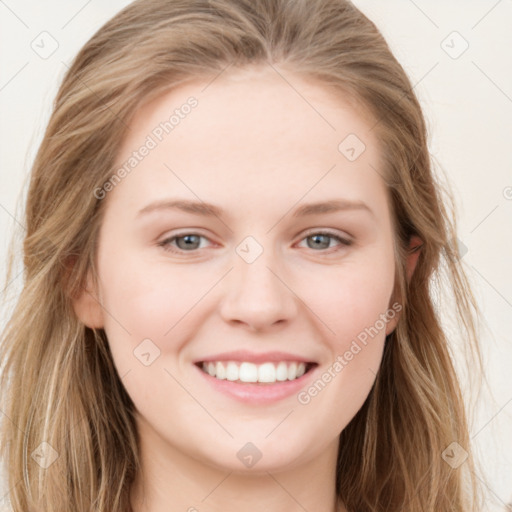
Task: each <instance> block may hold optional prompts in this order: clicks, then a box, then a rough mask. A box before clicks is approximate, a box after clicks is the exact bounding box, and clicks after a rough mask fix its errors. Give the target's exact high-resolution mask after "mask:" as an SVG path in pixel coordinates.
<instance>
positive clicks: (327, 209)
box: [137, 199, 375, 217]
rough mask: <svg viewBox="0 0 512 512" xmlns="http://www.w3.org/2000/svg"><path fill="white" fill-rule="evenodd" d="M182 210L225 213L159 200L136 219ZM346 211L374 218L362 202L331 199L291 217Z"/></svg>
mask: <svg viewBox="0 0 512 512" xmlns="http://www.w3.org/2000/svg"><path fill="white" fill-rule="evenodd" d="M172 209H177V210H182V211H184V212H187V213H193V214H195V215H201V216H203V217H211V216H216V217H222V215H223V214H224V213H225V212H224V210H223V209H222V208H220V207H219V206H215V205H214V204H211V203H205V202H203V201H191V200H185V199H176V200H167V199H164V200H161V201H156V202H154V203H151V204H148V205H147V206H145V207H144V208H142V209H141V210H140V211H139V212H138V214H137V217H140V216H142V215H144V214H147V213H151V212H155V211H160V210H172ZM348 210H356V211H357V210H359V211H363V212H364V211H366V212H368V213H370V214H371V215H372V216H373V217H375V213H374V212H373V210H372V209H371V208H370V207H369V206H368V205H367V204H366V203H364V202H363V201H350V200H348V199H331V200H330V201H322V202H317V203H307V204H304V205H302V206H300V207H299V208H297V209H296V210H295V211H294V213H293V215H292V216H293V217H305V216H308V215H317V214H321V213H332V212H337V211H348Z"/></svg>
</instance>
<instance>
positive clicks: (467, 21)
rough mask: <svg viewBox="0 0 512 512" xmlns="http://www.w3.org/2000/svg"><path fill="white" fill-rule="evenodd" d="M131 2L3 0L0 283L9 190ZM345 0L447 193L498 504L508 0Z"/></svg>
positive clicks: (504, 407) (510, 411)
mask: <svg viewBox="0 0 512 512" xmlns="http://www.w3.org/2000/svg"><path fill="white" fill-rule="evenodd" d="M128 3H129V2H128V1H126V0H111V1H110V2H108V3H107V2H99V1H97V0H96V1H94V0H88V1H87V0H67V1H65V0H46V1H45V2H36V1H35V0H30V1H29V0H18V1H15V0H0V108H1V115H0V142H1V145H0V175H1V187H0V232H1V237H2V239H3V240H4V242H3V243H2V244H0V245H1V247H0V271H1V273H2V281H1V282H2V287H4V286H9V287H12V289H14V290H16V289H17V287H18V288H19V285H20V284H21V277H19V276H18V277H17V278H15V279H14V280H13V282H11V283H5V282H4V280H3V276H4V275H5V260H6V247H7V243H8V242H9V240H10V236H11V233H12V230H13V227H14V226H16V225H17V226H18V227H19V225H20V224H22V223H23V219H22V216H21V214H20V211H21V210H20V208H21V206H22V205H21V204H19V201H18V199H19V198H20V197H21V196H20V194H21V193H22V189H23V187H24V186H25V181H24V180H25V179H26V176H27V173H28V171H29V168H30V164H31V162H32V159H33V157H34V154H35V151H36V149H37V145H38V143H39V142H40V140H41V137H42V133H43V129H44V127H45V125H46V122H47V121H48V118H49V113H50V106H51V102H52V100H53V98H54V96H55V93H56V91H57V87H58V84H59V82H60V79H61V78H62V76H63V74H64V72H65V71H66V69H67V66H68V65H69V63H70V62H71V60H72V58H73V56H74V55H75V54H76V52H77V51H78V50H79V48H80V47H81V46H82V45H83V44H84V43H85V42H86V40H87V39H88V38H89V37H90V36H91V35H92V34H93V33H94V32H95V31H96V30H97V29H98V28H99V27H100V25H102V24H103V23H104V22H105V21H106V20H107V19H109V18H110V17H111V16H113V15H114V14H115V13H116V12H117V11H119V10H120V9H121V8H122V7H124V6H125V5H127V4H128ZM354 3H355V4H356V5H357V7H359V8H360V9H361V10H362V11H363V12H364V13H365V14H366V15H367V16H368V17H370V19H372V20H373V21H374V22H375V23H376V25H377V26H378V27H379V28H380V29H381V31H382V32H383V34H384V36H385V37H386V39H387V40H388V42H389V44H390V46H391V48H392V50H393V51H394V53H395V55H396V56H397V58H398V60H399V61H400V62H401V63H402V65H403V66H404V68H405V69H406V71H407V73H408V74H409V76H410V77H411V80H412V82H413V84H415V91H416V92H417V94H418V96H419V98H420V101H421V103H422V105H423V108H424V112H425V115H426V117H427V122H428V126H429V132H430V136H431V142H430V148H431V152H432V154H433V155H434V157H435V159H436V161H437V163H438V166H439V167H440V168H442V169H443V170H444V172H445V173H446V174H447V176H448V177H449V180H450V182H451V186H452V188H453V190H454V192H455V197H456V199H457V203H458V208H459V239H460V241H461V242H462V244H463V245H462V247H463V249H464V251H467V252H466V253H465V254H464V256H463V259H464V261H465V263H466V264H467V268H468V269H469V270H470V277H471V279H472V282H473V284H474V287H475V291H476V295H477V299H478V301H479V303H480V306H481V308H482V310H483V312H484V313H485V317H486V322H487V325H486V332H484V336H483V337H482V345H483V348H484V357H485V361H486V369H487V373H488V379H489V382H490V385H491V389H492V393H493V395H494V399H495V402H491V401H490V400H485V403H484V404H483V405H482V406H481V408H480V410H479V412H478V415H477V419H476V421H475V424H474V425H473V427H472V442H473V443H474V445H475V446H476V448H477V450H478V452H479V453H480V457H481V463H482V464H483V466H484V468H485V470H486V476H487V478H488V480H489V483H488V485H489V487H488V506H487V509H488V510H493V511H495V510H496V511H498V510H505V504H506V503H507V502H509V501H512V371H511V363H512V341H511V340H512V335H511V332H512V270H511V267H512V265H511V263H512V242H511V238H512V237H511V235H512V152H511V148H512V0H478V1H477V0H448V1H447V0H434V1H433V0H429V1H427V0H386V1H385V2H384V1H383V0H355V1H354ZM4 318H5V310H4V311H3V312H2V321H3V320H4ZM0 414H2V412H1V411H0ZM0 476H1V475H0ZM0 480H1V478H0ZM4 493H5V491H4ZM2 496H3V494H0V502H1V498H2Z"/></svg>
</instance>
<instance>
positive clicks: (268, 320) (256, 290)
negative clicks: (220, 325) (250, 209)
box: [221, 237, 296, 329]
mask: <svg viewBox="0 0 512 512" xmlns="http://www.w3.org/2000/svg"><path fill="white" fill-rule="evenodd" d="M281 263H282V262H280V261H279V260H278V256H277V255H276V254H275V251H273V250H272V248H271V247H265V248H263V246H262V245H261V244H259V243H258V242H257V241H256V240H255V239H253V238H252V237H247V239H245V240H244V241H243V242H241V243H240V244H239V246H238V247H237V248H236V252H235V254H234V255H233V270H232V271H231V272H230V273H229V277H228V280H227V283H226V293H225V294H224V296H223V303H222V307H221V314H222V316H223V318H224V319H225V320H226V321H230V322H235V321H237V322H242V323H244V324H247V325H249V326H251V327H252V328H257V329H263V328H265V327H269V326H271V325H273V324H276V323H282V321H283V320H287V319H289V318H291V317H292V316H293V315H294V313H295V312H296V304H295V297H294V294H293V293H292V292H291V291H290V289H289V288H288V287H287V286H286V285H285V284H284V283H283V282H282V280H283V277H282V276H281V275H280V274H282V273H283V272H282V269H283V265H282V264H281ZM278 276H279V277H278Z"/></svg>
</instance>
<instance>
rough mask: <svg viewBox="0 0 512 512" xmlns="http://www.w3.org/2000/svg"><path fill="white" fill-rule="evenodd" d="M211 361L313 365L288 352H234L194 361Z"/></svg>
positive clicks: (304, 358) (309, 361) (309, 360)
mask: <svg viewBox="0 0 512 512" xmlns="http://www.w3.org/2000/svg"><path fill="white" fill-rule="evenodd" d="M210 361H211V362H213V361H239V362H244V361H247V362H250V363H254V364H261V363H267V362H279V361H297V362H299V363H300V362H303V363H314V362H315V361H313V360H312V359H308V358H307V357H302V356H299V355H297V354H291V353H289V352H261V353H256V352H248V351H246V350H235V351H232V352H222V353H220V354H215V355H213V356H206V357H203V358H202V359H199V360H197V361H195V364H197V363H203V362H210Z"/></svg>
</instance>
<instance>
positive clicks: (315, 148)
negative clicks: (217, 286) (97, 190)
mask: <svg viewBox="0 0 512 512" xmlns="http://www.w3.org/2000/svg"><path fill="white" fill-rule="evenodd" d="M191 105H194V106H191ZM144 145H146V146H151V148H150V150H149V151H145V153H146V156H144V158H143V159H140V161H137V162H132V163H136V165H134V166H133V169H130V173H129V177H128V178H127V179H125V180H123V181H124V182H126V183H122V186H119V187H116V188H118V189H119V190H116V191H115V193H116V194H117V195H119V194H122V189H123V190H126V189H128V188H131V189H132V193H131V194H130V197H131V200H132V203H138V204H137V205H139V204H140V201H144V200H146V199H147V198H149V196H151V197H156V196H157V195H159V194H162V193H164V192H165V191H168V192H179V193H181V194H185V195H187V196H189V198H192V196H193V195H195V196H196V197H195V199H197V198H198V197H202V195H205V196H206V195H207V196H209V197H210V198H211V196H212V195H213V196H215V199H218V200H219V201H225V200H227V199H228V198H231V199H233V198H234V197H236V198H239V199H240V200H241V201H242V202H243V203H244V204H245V205H246V206H247V207H250V203H251V199H254V198H255V196H256V195H258V194H259V195H260V196H262V197H266V198H267V200H269V201H270V200H272V199H275V198H276V197H275V196H277V195H278V196H279V197H280V198H281V199H283V198H284V197H289V198H290V200H292V199H295V201H298V200H299V199H300V197H301V196H304V194H308V199H311V200H313V199H318V198H321V197H322V196H325V194H326V193H330V194H331V195H332V193H333V192H336V191H339V193H340V194H341V195H343V197H349V198H350V196H353V198H354V199H363V198H364V197H366V199H367V200H369V201H371V200H373V201H375V200H376V198H375V196H376V195H380V196H382V195H383V192H384V188H383V185H384V184H383V182H382V178H381V177H380V174H379V172H380V171H381V170H380V167H381V162H380V157H379V149H378V141H377V139H376V137H375V134H374V133H373V132H372V131H371V121H370V120H369V119H368V116H367V115H366V113H365V112H364V111H363V110H360V111H359V110H357V107H354V103H353V102H352V101H350V99H349V98H346V100H345V99H344V98H343V96H342V95H341V94H334V92H333V90H332V89H327V88H326V87H322V85H321V84H319V83H318V82H314V81H310V80H307V79H305V78H301V77H299V75H296V74H291V73H286V72H284V71H282V70H280V71H279V72H277V71H276V70H274V69H273V68H272V67H270V66H268V67H265V68H259V69H250V70H243V71H240V70H238V71H235V72H231V73H228V72H226V73H225V74H224V73H223V74H221V75H220V76H218V77H217V78H215V79H214V80H213V81H212V80H211V79H209V80H197V81H194V82H189V83H186V84H182V85H180V86H179V87H177V88H175V89H173V90H172V91H169V92H166V93H164V94H162V95H160V96H159V97H157V98H154V99H152V100H151V101H149V102H148V103H146V104H144V105H143V106H142V107H141V108H140V109H139V110H138V111H137V112H136V114H135V116H134V117H133V118H132V120H131V122H130V130H129V131H128V133H127V136H126V137H125V139H124V141H123V144H122V147H121V150H120V152H119V154H118V157H117V160H116V166H117V167H120V166H123V165H125V164H126V163H127V162H128V161H129V159H130V158H131V156H132V158H133V153H134V152H137V151H138V150H139V149H140V148H142V147H143V146H144ZM135 190H136V191H137V194H135V195H134V194H133V192H134V191H135ZM283 194H284V196H283ZM137 197H139V198H140V201H139V202H138V201H137ZM382 199H383V198H382V197H381V200H382ZM260 206H261V204H259V205H258V206H257V207H258V208H259V207H260Z"/></svg>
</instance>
